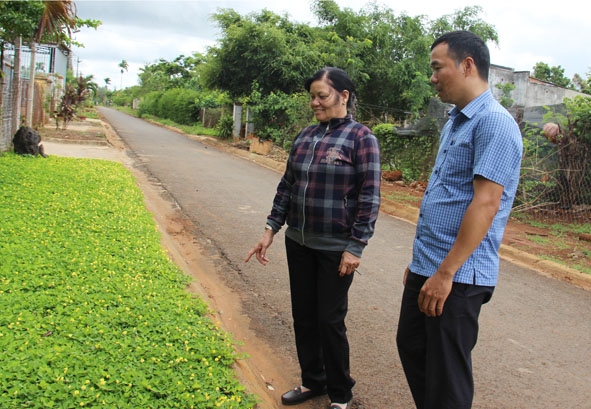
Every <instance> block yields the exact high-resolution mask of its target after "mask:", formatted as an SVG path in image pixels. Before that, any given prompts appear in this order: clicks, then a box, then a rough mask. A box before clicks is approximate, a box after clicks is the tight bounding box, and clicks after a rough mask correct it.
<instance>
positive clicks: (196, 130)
mask: <svg viewBox="0 0 591 409" xmlns="http://www.w3.org/2000/svg"><path fill="white" fill-rule="evenodd" d="M112 108H114V109H117V110H118V111H121V112H124V113H126V114H128V115H132V116H135V117H137V116H138V111H137V110H133V109H131V108H130V107H121V106H113V107H112ZM142 118H143V119H146V120H149V121H152V122H157V123H159V124H162V125H167V126H172V127H174V128H177V129H180V130H182V131H183V132H185V133H187V134H189V135H207V136H215V137H217V136H218V131H217V129H215V128H206V127H204V126H201V124H200V123H196V124H195V125H181V124H177V123H176V122H174V121H171V120H169V119H163V118H158V117H156V116H153V115H144V116H142Z"/></svg>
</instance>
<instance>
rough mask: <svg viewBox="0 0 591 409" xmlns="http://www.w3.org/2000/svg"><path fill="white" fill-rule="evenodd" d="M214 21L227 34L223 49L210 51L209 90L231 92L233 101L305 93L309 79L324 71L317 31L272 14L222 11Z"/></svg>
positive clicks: (206, 71) (205, 79)
mask: <svg viewBox="0 0 591 409" xmlns="http://www.w3.org/2000/svg"><path fill="white" fill-rule="evenodd" d="M213 19H214V20H215V21H216V22H217V24H218V26H219V27H220V29H221V31H222V39H221V40H220V42H219V45H218V46H215V47H212V48H210V49H209V51H208V53H207V56H206V64H205V65H204V66H203V68H202V70H201V75H202V76H203V83H204V85H205V86H206V87H207V88H210V89H219V90H222V91H227V92H228V93H229V94H230V96H231V97H232V98H233V99H235V100H236V99H239V98H240V97H245V96H248V95H249V94H250V91H251V85H252V84H253V83H254V82H256V83H258V84H259V85H260V87H261V91H262V92H263V93H264V94H268V93H270V92H272V91H282V92H285V93H292V92H296V91H301V89H302V84H303V81H304V78H306V76H308V75H310V74H311V73H312V72H313V71H315V70H316V69H318V68H319V67H320V66H321V61H322V60H321V58H320V56H321V49H320V48H319V47H316V46H315V45H314V43H315V42H316V35H315V34H316V33H317V32H318V30H317V29H313V28H310V27H308V26H306V25H303V24H294V23H291V22H290V21H289V20H288V19H287V18H286V17H282V16H279V15H277V14H274V13H272V12H270V11H268V10H262V11H260V12H259V13H253V14H249V15H247V16H244V17H243V16H240V15H239V14H238V13H236V12H235V11H233V10H228V9H226V10H221V11H220V12H218V13H216V14H214V16H213Z"/></svg>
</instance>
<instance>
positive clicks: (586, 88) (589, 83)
mask: <svg viewBox="0 0 591 409" xmlns="http://www.w3.org/2000/svg"><path fill="white" fill-rule="evenodd" d="M573 85H574V87H575V89H576V90H577V91H579V92H583V93H585V94H591V72H589V73H587V79H583V78H582V77H581V76H580V75H579V74H575V75H574V76H573Z"/></svg>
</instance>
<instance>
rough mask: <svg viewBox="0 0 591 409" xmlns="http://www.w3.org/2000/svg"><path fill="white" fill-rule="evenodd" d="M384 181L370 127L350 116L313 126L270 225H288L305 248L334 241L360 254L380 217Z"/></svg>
mask: <svg viewBox="0 0 591 409" xmlns="http://www.w3.org/2000/svg"><path fill="white" fill-rule="evenodd" d="M380 180H381V172H380V151H379V144H378V140H377V138H376V137H375V136H374V135H373V134H372V133H371V131H370V130H369V128H367V127H366V126H364V125H362V124H360V123H358V122H356V121H354V120H353V119H352V118H351V116H350V115H347V117H345V118H337V119H333V120H331V121H330V122H322V123H319V124H317V125H312V126H308V127H306V128H304V129H303V130H302V131H301V132H300V133H299V134H298V135H297V137H296V139H295V141H294V143H293V146H292V149H291V152H290V155H289V159H288V161H287V166H286V170H285V173H284V175H283V177H282V178H281V181H280V182H279V185H278V187H277V194H276V195H275V199H274V201H273V208H272V210H271V214H270V215H269V216H268V218H267V223H268V224H269V225H270V226H271V227H272V228H273V230H275V231H277V230H279V229H280V228H281V226H283V224H284V223H286V222H287V225H288V226H289V229H288V232H289V231H291V232H292V235H293V232H294V231H297V233H298V235H299V237H298V241H299V242H300V244H308V245H310V243H311V241H316V242H317V243H319V242H321V243H327V240H326V239H333V241H335V242H337V243H340V244H337V246H340V248H339V249H340V250H347V251H349V252H351V253H352V254H355V255H357V256H361V252H362V251H363V248H364V247H365V246H366V245H367V242H368V240H369V238H370V237H371V236H372V235H373V232H374V228H375V222H376V219H377V217H378V212H379V206H380ZM319 240H320V241H319ZM311 247H314V246H313V245H312V246H311ZM320 247H325V248H326V245H325V244H322V245H321V246H320ZM328 247H331V246H330V245H329V246H328ZM328 249H329V250H335V248H328Z"/></svg>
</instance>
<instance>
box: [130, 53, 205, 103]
mask: <svg viewBox="0 0 591 409" xmlns="http://www.w3.org/2000/svg"><path fill="white" fill-rule="evenodd" d="M203 62H204V57H203V56H202V55H201V54H199V53H195V54H193V55H192V56H190V57H185V56H184V55H180V56H178V57H176V58H175V59H174V60H172V61H166V60H165V59H163V58H161V59H160V60H158V62H156V63H153V64H146V65H144V67H142V68H140V73H139V74H138V76H139V79H140V84H141V86H142V88H144V92H145V93H148V92H151V91H167V90H169V89H172V88H191V89H194V90H199V89H200V88H201V85H200V83H199V71H198V70H199V67H200V65H201V64H203Z"/></svg>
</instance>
